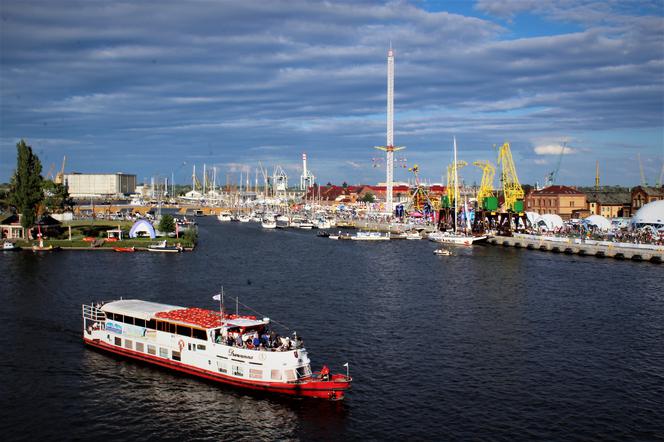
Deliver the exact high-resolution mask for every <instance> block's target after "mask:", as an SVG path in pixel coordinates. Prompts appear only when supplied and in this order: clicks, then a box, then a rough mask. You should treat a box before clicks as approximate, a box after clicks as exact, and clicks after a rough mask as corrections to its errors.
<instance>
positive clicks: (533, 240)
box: [488, 234, 664, 264]
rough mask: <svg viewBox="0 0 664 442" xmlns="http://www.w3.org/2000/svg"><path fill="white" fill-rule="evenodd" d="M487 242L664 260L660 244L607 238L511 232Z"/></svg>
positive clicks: (584, 254)
mask: <svg viewBox="0 0 664 442" xmlns="http://www.w3.org/2000/svg"><path fill="white" fill-rule="evenodd" d="M488 242H489V244H493V245H497V246H504V247H516V248H525V249H529V250H541V251H545V252H553V253H564V254H567V255H581V256H596V257H598V258H615V259H631V260H633V261H648V262H652V263H658V264H659V263H662V261H664V246H655V245H650V244H630V243H613V242H609V241H594V240H582V239H579V238H564V237H546V236H537V235H525V234H515V235H514V236H511V237H509V236H494V237H492V238H489V240H488Z"/></svg>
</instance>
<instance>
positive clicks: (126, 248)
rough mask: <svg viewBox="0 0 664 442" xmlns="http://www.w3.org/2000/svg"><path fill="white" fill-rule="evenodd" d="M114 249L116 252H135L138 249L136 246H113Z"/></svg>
mask: <svg viewBox="0 0 664 442" xmlns="http://www.w3.org/2000/svg"><path fill="white" fill-rule="evenodd" d="M113 250H115V251H116V252H123V253H133V252H135V251H136V249H135V248H134V247H113Z"/></svg>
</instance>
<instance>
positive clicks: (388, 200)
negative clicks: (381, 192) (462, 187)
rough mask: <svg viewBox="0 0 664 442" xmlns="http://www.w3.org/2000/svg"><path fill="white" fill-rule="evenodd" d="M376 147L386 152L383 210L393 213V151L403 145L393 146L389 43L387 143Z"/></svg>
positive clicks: (391, 60) (392, 104) (391, 71)
mask: <svg viewBox="0 0 664 442" xmlns="http://www.w3.org/2000/svg"><path fill="white" fill-rule="evenodd" d="M375 148H376V149H379V150H383V151H385V152H387V174H386V175H387V176H386V180H385V181H386V182H385V186H386V188H387V189H386V190H387V191H386V195H385V211H386V212H388V213H390V214H393V212H394V201H393V199H392V186H393V181H394V152H395V151H397V150H402V149H405V148H406V147H405V146H399V147H396V146H394V50H393V49H392V44H391V43H390V49H389V50H388V51H387V145H386V146H375Z"/></svg>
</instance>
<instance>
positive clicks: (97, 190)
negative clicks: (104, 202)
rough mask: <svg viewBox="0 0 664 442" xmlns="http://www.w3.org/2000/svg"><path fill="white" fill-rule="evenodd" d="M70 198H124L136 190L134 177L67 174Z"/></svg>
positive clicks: (107, 174) (112, 174) (105, 174)
mask: <svg viewBox="0 0 664 442" xmlns="http://www.w3.org/2000/svg"><path fill="white" fill-rule="evenodd" d="M64 181H65V184H66V185H67V187H68V189H69V195H71V197H72V198H124V197H126V196H128V195H130V194H132V193H134V190H135V189H136V175H129V174H126V173H120V172H118V173H67V174H65V176H64Z"/></svg>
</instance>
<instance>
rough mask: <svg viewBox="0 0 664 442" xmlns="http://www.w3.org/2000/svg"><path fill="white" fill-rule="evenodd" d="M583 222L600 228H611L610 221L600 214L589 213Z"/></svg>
mask: <svg viewBox="0 0 664 442" xmlns="http://www.w3.org/2000/svg"><path fill="white" fill-rule="evenodd" d="M583 223H584V224H585V225H587V226H595V227H597V228H598V229H600V230H605V231H606V230H611V221H609V220H608V219H606V218H605V217H603V216H602V215H590V216H589V217H588V218H585V219H584V220H583Z"/></svg>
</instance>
